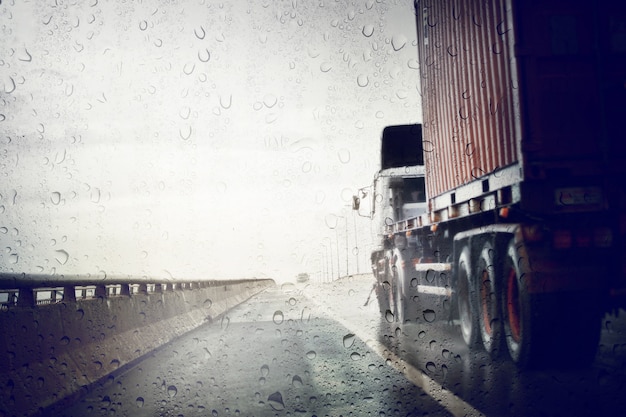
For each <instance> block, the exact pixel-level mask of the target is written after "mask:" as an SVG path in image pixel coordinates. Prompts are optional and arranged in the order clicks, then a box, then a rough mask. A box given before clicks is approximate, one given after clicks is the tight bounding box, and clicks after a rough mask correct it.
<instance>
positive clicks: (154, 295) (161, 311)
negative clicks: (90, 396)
mask: <svg viewBox="0 0 626 417" xmlns="http://www.w3.org/2000/svg"><path fill="white" fill-rule="evenodd" d="M273 285H274V281H273V280H271V279H241V280H211V279H185V280H174V279H171V278H165V279H164V278H152V277H130V276H129V277H107V278H106V279H101V278H99V277H91V276H79V275H75V276H45V275H38V274H8V273H0V310H2V311H0V335H2V337H0V352H3V353H2V354H0V387H6V389H0V416H2V415H7V416H9V415H20V416H35V415H41V414H45V415H53V414H55V413H54V412H50V410H52V409H54V408H56V407H58V406H59V402H60V403H61V404H63V402H65V401H71V400H72V399H73V398H75V397H76V396H77V395H80V393H81V392H83V391H84V390H85V389H86V387H88V386H89V385H91V384H93V383H96V382H97V381H99V380H100V379H102V378H105V377H106V376H107V375H109V374H110V373H111V372H115V371H117V370H119V369H121V368H123V367H124V366H125V365H128V364H131V363H133V361H135V360H137V359H139V358H140V357H142V356H144V355H146V354H148V353H150V352H151V351H153V350H154V349H156V348H158V347H160V346H162V345H164V344H165V343H169V342H170V341H172V340H174V339H175V338H177V337H179V336H181V335H182V334H184V333H186V332H189V331H191V330H194V329H195V328H197V327H198V326H200V325H202V324H204V323H207V322H210V321H212V320H214V319H215V318H216V317H218V316H220V315H222V314H224V313H226V312H227V311H228V310H229V309H231V308H233V307H235V306H236V305H238V304H240V303H242V302H243V301H245V300H247V299H248V298H250V297H252V296H254V295H255V294H257V293H259V292H261V291H263V290H264V289H265V288H268V287H270V286H273Z"/></svg>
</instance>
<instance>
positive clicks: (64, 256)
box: [54, 249, 70, 265]
mask: <svg viewBox="0 0 626 417" xmlns="http://www.w3.org/2000/svg"><path fill="white" fill-rule="evenodd" d="M54 252H55V253H56V255H55V257H54V258H55V259H56V260H57V262H58V263H59V264H61V265H65V264H66V263H67V261H68V259H69V258H70V254H69V253H67V252H66V251H64V250H63V249H59V250H56V251H54Z"/></svg>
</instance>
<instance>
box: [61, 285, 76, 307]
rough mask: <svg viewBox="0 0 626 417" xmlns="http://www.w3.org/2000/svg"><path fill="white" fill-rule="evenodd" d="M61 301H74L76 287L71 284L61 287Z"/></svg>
mask: <svg viewBox="0 0 626 417" xmlns="http://www.w3.org/2000/svg"><path fill="white" fill-rule="evenodd" d="M63 301H64V302H66V303H75V302H76V288H75V287H74V286H73V285H66V286H64V287H63Z"/></svg>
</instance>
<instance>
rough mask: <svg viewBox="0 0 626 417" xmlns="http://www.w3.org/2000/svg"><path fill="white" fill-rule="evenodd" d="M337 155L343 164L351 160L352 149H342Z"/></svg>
mask: <svg viewBox="0 0 626 417" xmlns="http://www.w3.org/2000/svg"><path fill="white" fill-rule="evenodd" d="M337 156H338V157H339V162H341V163H342V164H347V163H349V162H350V151H349V150H348V149H345V148H344V149H340V150H339V151H338V152H337Z"/></svg>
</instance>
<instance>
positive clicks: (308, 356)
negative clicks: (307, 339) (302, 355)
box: [306, 350, 317, 359]
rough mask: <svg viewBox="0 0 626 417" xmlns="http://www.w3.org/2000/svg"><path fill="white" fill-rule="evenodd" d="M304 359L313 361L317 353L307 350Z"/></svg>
mask: <svg viewBox="0 0 626 417" xmlns="http://www.w3.org/2000/svg"><path fill="white" fill-rule="evenodd" d="M306 357H307V358H309V359H315V358H316V357H317V353H315V351H314V350H309V351H308V352H307V353H306Z"/></svg>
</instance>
